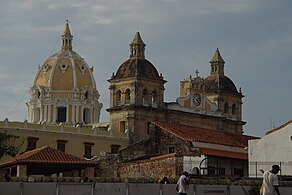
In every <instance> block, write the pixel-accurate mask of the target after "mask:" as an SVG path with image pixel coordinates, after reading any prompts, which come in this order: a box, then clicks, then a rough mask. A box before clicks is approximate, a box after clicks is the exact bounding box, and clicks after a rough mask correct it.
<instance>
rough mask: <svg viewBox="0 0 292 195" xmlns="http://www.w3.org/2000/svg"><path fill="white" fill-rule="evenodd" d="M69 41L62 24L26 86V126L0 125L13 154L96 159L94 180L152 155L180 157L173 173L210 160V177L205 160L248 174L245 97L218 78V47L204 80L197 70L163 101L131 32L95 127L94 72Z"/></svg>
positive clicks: (158, 77) (157, 78)
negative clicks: (46, 151) (57, 153)
mask: <svg viewBox="0 0 292 195" xmlns="http://www.w3.org/2000/svg"><path fill="white" fill-rule="evenodd" d="M72 41H73V36H72V34H71V32H70V28H69V25H68V23H67V24H66V25H65V30H64V33H63V35H62V47H61V50H60V51H58V52H56V53H55V54H54V55H52V56H51V57H49V58H48V59H47V60H46V61H45V62H43V63H42V65H41V66H40V67H39V69H38V72H37V74H36V77H35V80H34V84H33V86H32V87H31V88H30V94H31V98H30V100H29V102H28V103H27V106H28V112H29V119H28V121H24V122H10V121H8V119H6V120H5V121H3V122H0V131H3V132H5V133H11V134H14V135H18V136H20V142H22V143H23V145H22V148H21V151H20V152H23V151H27V150H31V149H34V148H39V147H43V146H47V145H48V146H52V147H54V148H56V149H60V150H62V151H63V152H66V153H69V154H74V155H76V156H78V157H82V158H86V159H89V160H90V159H91V160H96V159H98V158H99V159H102V160H101V161H100V163H101V164H100V166H99V168H97V170H96V176H108V175H105V174H110V175H111V176H114V175H115V176H119V175H120V176H123V177H129V176H131V175H127V174H126V172H127V171H125V170H128V169H129V167H128V164H127V162H128V161H131V162H132V163H133V162H135V161H137V160H139V159H140V160H141V159H143V160H146V161H147V160H150V159H151V158H152V160H153V158H155V160H156V161H155V162H156V163H157V162H158V163H159V159H160V158H159V157H157V156H163V158H164V157H166V158H168V157H173V158H175V159H177V158H178V159H180V160H179V162H178V163H176V161H173V162H174V163H175V164H173V166H175V167H176V168H177V169H176V170H175V171H174V172H172V175H179V174H180V172H181V171H182V170H189V171H192V170H193V168H195V167H199V165H197V164H188V161H190V159H192V158H194V159H196V160H197V161H199V162H200V161H202V160H204V159H205V158H208V159H209V162H210V163H209V164H208V163H207V165H206V166H207V167H202V169H205V170H207V172H209V173H210V170H208V169H209V167H213V168H212V170H216V173H217V174H219V169H220V173H222V170H223V169H221V168H223V167H215V168H214V162H212V160H211V159H213V160H214V159H215V161H216V162H219V161H220V162H221V163H222V164H225V165H224V166H225V168H224V170H226V172H224V173H228V174H230V175H232V174H235V173H240V175H242V176H243V175H245V173H247V162H248V161H247V151H245V150H244V148H245V147H246V146H247V140H248V139H253V138H254V137H250V136H245V135H243V125H244V124H245V122H244V121H242V104H243V103H242V98H243V97H244V96H243V94H242V92H241V90H238V89H237V88H236V86H235V84H234V83H233V81H232V80H231V79H229V78H228V77H227V76H226V75H225V73H224V68H225V61H224V60H223V58H222V56H221V54H220V52H219V49H217V50H216V51H215V53H214V55H213V57H212V59H211V61H210V69H211V71H210V75H208V76H207V77H206V78H203V77H200V76H199V75H198V72H196V75H195V76H190V77H188V78H186V79H184V80H182V81H180V97H178V98H177V99H176V101H175V102H165V101H164V90H165V86H164V84H165V83H166V82H167V81H166V80H165V79H164V77H163V76H162V73H159V72H158V71H157V68H156V66H154V65H153V64H152V63H151V62H150V61H149V60H147V59H146V57H145V47H146V44H145V43H144V41H143V40H142V38H141V35H140V33H139V32H136V34H135V36H134V38H133V40H132V42H131V43H130V56H129V59H128V60H126V61H125V62H123V63H122V64H121V65H120V66H119V67H118V69H117V71H116V72H115V73H113V74H112V76H111V78H110V79H109V80H108V82H109V90H110V97H109V98H110V105H109V106H108V108H107V111H108V112H109V114H110V118H109V122H104V123H101V122H99V116H100V111H101V109H102V107H103V105H102V103H100V102H99V101H98V99H99V92H98V90H97V89H96V83H95V80H94V76H93V67H89V65H88V64H87V63H86V61H85V60H84V59H83V58H82V57H80V56H79V55H78V54H77V53H76V52H74V51H73V46H72ZM227 138H228V139H227ZM217 139H220V140H221V141H220V142H217V141H216V140H217ZM161 140H164V141H161ZM232 140H233V141H232ZM154 146H155V147H154ZM168 155H170V156H168ZM156 157H157V158H156ZM6 158H7V157H6ZM107 158H109V159H111V160H105V159H107ZM222 159H223V161H222ZM226 159H227V160H226ZM112 160H114V161H115V163H112V162H113V161H112ZM157 160H158V161H157ZM226 161H228V162H231V164H230V163H226ZM108 162H111V163H108ZM116 163H120V164H119V168H118V169H117V170H116V169H115V166H116ZM161 163H163V161H161ZM212 163H213V164H212ZM215 164H216V163H215ZM132 165H133V164H132ZM132 165H131V166H132ZM161 167H163V166H161ZM178 167H179V168H178ZM230 167H231V168H230ZM232 167H236V170H235V169H232ZM139 169H140V168H139ZM239 169H240V170H239ZM104 170H109V171H110V172H107V171H104ZM119 170H120V171H119ZM212 172H213V171H212ZM145 176H149V175H145Z"/></svg>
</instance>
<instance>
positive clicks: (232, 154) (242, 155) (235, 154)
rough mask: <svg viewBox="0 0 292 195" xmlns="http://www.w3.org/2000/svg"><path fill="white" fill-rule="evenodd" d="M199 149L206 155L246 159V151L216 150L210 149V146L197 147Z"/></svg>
mask: <svg viewBox="0 0 292 195" xmlns="http://www.w3.org/2000/svg"><path fill="white" fill-rule="evenodd" d="M199 149H200V151H201V152H202V153H203V154H206V155H211V156H220V157H226V158H236V159H241V160H248V154H247V153H240V152H229V151H224V150H216V149H210V148H199Z"/></svg>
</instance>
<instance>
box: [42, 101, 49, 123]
mask: <svg viewBox="0 0 292 195" xmlns="http://www.w3.org/2000/svg"><path fill="white" fill-rule="evenodd" d="M47 112H48V105H44V118H43V119H42V120H41V121H47V120H48V115H47Z"/></svg>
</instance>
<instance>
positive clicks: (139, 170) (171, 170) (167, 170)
mask: <svg viewBox="0 0 292 195" xmlns="http://www.w3.org/2000/svg"><path fill="white" fill-rule="evenodd" d="M182 162H183V161H182V157H176V156H174V157H169V158H162V159H156V160H141V161H136V162H128V163H121V164H119V165H118V166H117V169H116V175H115V176H116V177H121V178H151V179H154V180H157V181H158V180H160V179H162V178H163V177H167V178H177V176H178V175H180V174H181V173H182V171H183V170H182V168H183V164H182Z"/></svg>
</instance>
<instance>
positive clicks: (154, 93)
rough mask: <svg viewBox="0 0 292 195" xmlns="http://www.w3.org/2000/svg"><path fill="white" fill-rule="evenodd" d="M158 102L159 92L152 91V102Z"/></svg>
mask: <svg viewBox="0 0 292 195" xmlns="http://www.w3.org/2000/svg"><path fill="white" fill-rule="evenodd" d="M156 101H157V92H156V91H155V90H154V91H152V102H156Z"/></svg>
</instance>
